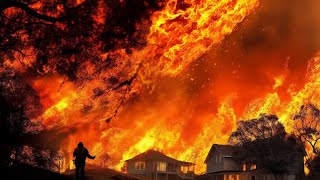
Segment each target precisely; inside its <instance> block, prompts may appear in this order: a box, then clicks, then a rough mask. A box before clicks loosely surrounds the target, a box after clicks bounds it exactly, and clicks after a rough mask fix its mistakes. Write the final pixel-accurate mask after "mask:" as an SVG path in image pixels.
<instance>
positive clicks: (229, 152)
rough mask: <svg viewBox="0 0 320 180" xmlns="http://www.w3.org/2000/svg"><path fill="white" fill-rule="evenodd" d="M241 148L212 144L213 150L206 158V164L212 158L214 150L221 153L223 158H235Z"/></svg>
mask: <svg viewBox="0 0 320 180" xmlns="http://www.w3.org/2000/svg"><path fill="white" fill-rule="evenodd" d="M239 148H240V147H239V146H231V145H221V144H212V146H211V149H210V151H209V153H208V155H207V157H206V160H205V161H204V162H205V163H206V162H207V161H208V160H209V158H210V157H211V155H212V153H213V151H214V149H216V150H217V151H218V152H220V153H221V155H222V157H234V155H235V151H236V150H239Z"/></svg>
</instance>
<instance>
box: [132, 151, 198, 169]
mask: <svg viewBox="0 0 320 180" xmlns="http://www.w3.org/2000/svg"><path fill="white" fill-rule="evenodd" d="M137 160H143V161H146V160H153V161H161V162H167V163H178V164H180V165H183V166H187V165H194V163H191V162H185V161H179V160H176V159H173V158H171V157H169V156H167V155H165V154H163V153H162V152H159V151H156V150H153V149H149V150H148V151H145V152H143V153H141V154H138V155H136V156H134V157H133V158H131V159H128V160H126V161H137Z"/></svg>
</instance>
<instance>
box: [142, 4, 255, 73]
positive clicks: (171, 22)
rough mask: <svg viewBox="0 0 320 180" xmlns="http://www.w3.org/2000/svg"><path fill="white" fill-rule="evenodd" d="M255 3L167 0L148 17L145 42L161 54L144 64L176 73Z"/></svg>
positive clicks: (246, 13)
mask: <svg viewBox="0 0 320 180" xmlns="http://www.w3.org/2000/svg"><path fill="white" fill-rule="evenodd" d="M257 6H258V0H213V1H212V0H201V1H198V0H188V1H177V0H169V1H168V2H167V3H166V4H165V7H164V9H163V10H162V11H158V12H155V13H154V14H153V16H152V18H151V20H152V25H151V27H150V33H149V35H148V44H150V46H156V47H157V50H156V51H157V52H158V53H160V54H161V56H160V57H159V60H157V61H150V62H149V63H150V64H149V67H148V68H152V66H154V65H156V66H158V69H156V70H157V71H159V73H160V74H163V75H171V76H174V75H177V74H179V72H181V71H182V70H184V69H185V68H186V66H188V65H189V64H190V63H191V62H192V61H194V60H195V59H197V58H198V57H200V56H201V55H203V54H204V53H205V52H207V51H208V50H209V49H210V48H211V47H212V45H213V44H217V43H219V42H221V40H223V39H224V37H225V36H226V35H228V34H230V33H231V32H232V31H233V29H234V28H235V26H236V25H237V24H238V23H239V22H241V21H242V20H243V19H244V18H245V17H246V16H247V15H248V14H250V13H251V12H252V11H253V10H254V8H256V7H257ZM155 63H156V64H155Z"/></svg>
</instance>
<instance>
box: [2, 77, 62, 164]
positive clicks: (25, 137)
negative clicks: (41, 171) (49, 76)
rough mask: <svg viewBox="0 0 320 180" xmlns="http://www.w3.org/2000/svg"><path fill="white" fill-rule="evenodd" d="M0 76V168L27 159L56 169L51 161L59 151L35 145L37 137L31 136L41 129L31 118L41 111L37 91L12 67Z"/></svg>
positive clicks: (27, 161)
mask: <svg viewBox="0 0 320 180" xmlns="http://www.w3.org/2000/svg"><path fill="white" fill-rule="evenodd" d="M0 79H1V81H0V107H1V108H0V136H1V137H2V138H1V140H0V142H1V143H0V144H1V147H0V148H1V154H0V156H1V160H0V163H1V168H6V167H9V166H15V165H17V164H19V163H28V164H31V165H33V166H37V167H41V168H46V169H51V170H53V169H57V167H56V166H55V163H54V161H55V160H56V158H57V157H58V154H57V153H56V152H55V151H52V150H49V149H46V148H44V147H42V146H40V145H36V144H37V143H34V142H35V141H37V139H33V140H32V141H31V140H30V139H32V138H36V135H37V134H38V133H39V132H40V130H42V128H41V124H39V123H37V122H32V121H31V120H30V119H32V118H35V117H37V116H38V115H39V114H40V113H41V105H40V102H39V97H38V96H37V93H36V92H35V90H34V89H32V87H31V86H30V85H28V84H26V83H25V81H24V80H23V78H22V77H19V76H17V75H15V74H14V73H13V72H11V71H5V72H2V73H1V74H0ZM39 126H40V127H39ZM38 141H40V140H39V139H38Z"/></svg>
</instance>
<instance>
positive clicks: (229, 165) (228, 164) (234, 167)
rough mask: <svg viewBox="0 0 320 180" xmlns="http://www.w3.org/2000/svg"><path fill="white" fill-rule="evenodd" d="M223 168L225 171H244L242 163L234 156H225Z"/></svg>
mask: <svg viewBox="0 0 320 180" xmlns="http://www.w3.org/2000/svg"><path fill="white" fill-rule="evenodd" d="M223 168H224V170H225V171H242V165H241V164H240V163H239V162H236V161H235V160H233V159H232V158H223Z"/></svg>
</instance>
